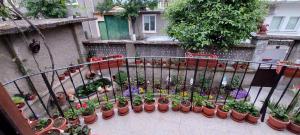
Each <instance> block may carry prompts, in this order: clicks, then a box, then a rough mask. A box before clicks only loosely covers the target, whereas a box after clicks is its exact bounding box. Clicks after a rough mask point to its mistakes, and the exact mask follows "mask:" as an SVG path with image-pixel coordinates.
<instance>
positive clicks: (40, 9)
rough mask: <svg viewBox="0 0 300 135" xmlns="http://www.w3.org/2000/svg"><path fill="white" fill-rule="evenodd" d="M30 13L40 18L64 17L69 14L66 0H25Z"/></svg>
mask: <svg viewBox="0 0 300 135" xmlns="http://www.w3.org/2000/svg"><path fill="white" fill-rule="evenodd" d="M23 4H24V5H25V7H26V9H27V10H28V15H29V16H33V17H35V18H38V17H39V16H40V15H42V16H43V17H45V18H63V17H66V15H67V6H66V1H65V0H25V1H23Z"/></svg>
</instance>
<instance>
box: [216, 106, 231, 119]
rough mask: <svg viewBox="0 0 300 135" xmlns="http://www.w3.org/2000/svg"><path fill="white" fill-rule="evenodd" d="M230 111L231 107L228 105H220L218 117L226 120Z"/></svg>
mask: <svg viewBox="0 0 300 135" xmlns="http://www.w3.org/2000/svg"><path fill="white" fill-rule="evenodd" d="M229 111H230V107H229V106H228V105H226V104H225V105H219V106H218V108H217V116H218V117H219V118H221V119H226V118H227V116H228V113H229Z"/></svg>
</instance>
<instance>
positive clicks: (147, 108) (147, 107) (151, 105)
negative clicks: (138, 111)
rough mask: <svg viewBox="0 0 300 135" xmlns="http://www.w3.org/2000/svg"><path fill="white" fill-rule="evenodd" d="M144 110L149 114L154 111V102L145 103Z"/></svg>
mask: <svg viewBox="0 0 300 135" xmlns="http://www.w3.org/2000/svg"><path fill="white" fill-rule="evenodd" d="M144 110H145V111H146V112H149V113H150V112H153V111H155V102H152V103H147V102H145V103H144Z"/></svg>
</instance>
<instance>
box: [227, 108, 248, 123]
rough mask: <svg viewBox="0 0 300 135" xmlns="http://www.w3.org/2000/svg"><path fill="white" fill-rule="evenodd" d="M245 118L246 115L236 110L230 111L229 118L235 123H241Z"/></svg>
mask: <svg viewBox="0 0 300 135" xmlns="http://www.w3.org/2000/svg"><path fill="white" fill-rule="evenodd" d="M246 116H247V113H239V112H237V111H236V110H234V109H232V111H231V118H232V120H234V121H236V122H243V120H245V118H246Z"/></svg>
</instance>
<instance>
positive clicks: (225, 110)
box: [221, 104, 230, 112]
mask: <svg viewBox="0 0 300 135" xmlns="http://www.w3.org/2000/svg"><path fill="white" fill-rule="evenodd" d="M221 110H222V111H224V112H229V110H230V107H229V106H228V105H226V104H225V105H223V106H222V107H221Z"/></svg>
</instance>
